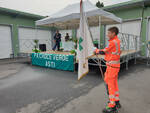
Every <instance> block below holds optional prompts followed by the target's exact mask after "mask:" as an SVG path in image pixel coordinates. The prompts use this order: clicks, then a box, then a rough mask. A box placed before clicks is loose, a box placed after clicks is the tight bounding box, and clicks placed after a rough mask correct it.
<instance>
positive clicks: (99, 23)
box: [99, 16, 101, 48]
mask: <svg viewBox="0 0 150 113" xmlns="http://www.w3.org/2000/svg"><path fill="white" fill-rule="evenodd" d="M100 40H101V16H99V48H100V47H101V46H100V44H101V43H100Z"/></svg>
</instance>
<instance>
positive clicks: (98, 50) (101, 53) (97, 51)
mask: <svg viewBox="0 0 150 113" xmlns="http://www.w3.org/2000/svg"><path fill="white" fill-rule="evenodd" d="M94 54H95V55H98V54H100V55H105V52H104V51H103V50H100V49H97V48H96V49H95V51H94Z"/></svg>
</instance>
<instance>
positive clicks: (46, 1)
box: [0, 0, 129, 16]
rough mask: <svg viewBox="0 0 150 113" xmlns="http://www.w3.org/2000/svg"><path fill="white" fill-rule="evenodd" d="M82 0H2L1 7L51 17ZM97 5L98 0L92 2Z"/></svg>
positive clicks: (109, 1) (109, 0)
mask: <svg viewBox="0 0 150 113" xmlns="http://www.w3.org/2000/svg"><path fill="white" fill-rule="evenodd" d="M79 1H80V0H0V7H5V8H10V9H15V10H19V11H24V12H29V13H34V14H38V15H43V16H47V15H51V14H52V13H55V12H57V11H59V10H60V9H62V8H64V7H65V6H67V5H68V4H72V3H76V2H79ZM90 1H91V2H92V3H93V4H96V2H97V1H98V0H90ZM100 1H102V2H104V5H105V6H106V5H111V4H116V3H120V2H125V1H129V0H100Z"/></svg>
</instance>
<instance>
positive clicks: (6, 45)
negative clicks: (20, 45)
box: [0, 25, 12, 59]
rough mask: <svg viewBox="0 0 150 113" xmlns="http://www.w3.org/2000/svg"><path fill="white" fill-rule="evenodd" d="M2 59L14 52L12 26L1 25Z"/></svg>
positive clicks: (0, 57)
mask: <svg viewBox="0 0 150 113" xmlns="http://www.w3.org/2000/svg"><path fill="white" fill-rule="evenodd" d="M0 49H1V51H0V59H3V58H10V54H12V40H11V27H10V26H3V25H0Z"/></svg>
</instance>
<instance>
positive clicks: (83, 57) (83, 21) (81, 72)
mask: <svg viewBox="0 0 150 113" xmlns="http://www.w3.org/2000/svg"><path fill="white" fill-rule="evenodd" d="M93 48H94V45H93V41H92V37H91V34H90V31H89V27H88V24H87V18H86V15H85V12H84V7H83V2H82V0H81V2H80V28H79V37H78V49H77V60H78V64H79V66H78V80H80V79H81V78H82V77H83V76H85V75H86V74H87V73H88V72H89V67H88V57H90V56H92V55H93Z"/></svg>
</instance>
